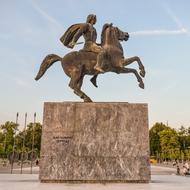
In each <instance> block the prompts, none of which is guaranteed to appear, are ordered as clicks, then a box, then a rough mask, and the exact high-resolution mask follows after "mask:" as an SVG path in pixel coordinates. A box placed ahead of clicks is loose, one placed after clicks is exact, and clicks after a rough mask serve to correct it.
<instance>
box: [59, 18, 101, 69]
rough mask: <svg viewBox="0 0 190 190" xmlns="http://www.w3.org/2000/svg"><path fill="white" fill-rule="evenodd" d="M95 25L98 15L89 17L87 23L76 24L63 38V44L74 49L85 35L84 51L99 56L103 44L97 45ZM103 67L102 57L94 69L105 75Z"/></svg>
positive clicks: (98, 59)
mask: <svg viewBox="0 0 190 190" xmlns="http://www.w3.org/2000/svg"><path fill="white" fill-rule="evenodd" d="M94 24H96V15H93V14H90V15H88V16H87V19H86V23H79V24H74V25H72V26H71V27H69V28H68V29H67V31H66V32H65V33H64V35H63V36H62V37H61V39H60V40H61V42H62V43H63V44H64V45H65V46H67V47H68V48H73V47H74V46H75V44H76V43H77V40H78V39H79V38H80V37H81V36H82V35H83V37H84V40H85V43H84V47H83V49H82V50H83V51H90V52H95V53H98V54H99V53H100V52H101V51H102V50H103V49H102V47H101V46H100V45H101V44H97V43H96V38H97V33H96V29H95V28H94V26H93V25H94ZM102 66H103V64H102V63H101V60H100V57H99V56H97V64H96V65H95V67H94V69H95V70H97V71H98V72H101V73H103V72H104V70H103V68H102Z"/></svg>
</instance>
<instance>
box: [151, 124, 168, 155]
mask: <svg viewBox="0 0 190 190" xmlns="http://www.w3.org/2000/svg"><path fill="white" fill-rule="evenodd" d="M165 129H168V127H167V126H166V125H164V124H163V123H155V124H154V125H153V127H152V128H151V129H150V130H149V141H150V154H151V155H152V156H157V154H159V153H160V152H161V146H160V136H159V132H161V131H163V130H165Z"/></svg>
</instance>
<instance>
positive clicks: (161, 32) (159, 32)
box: [129, 28, 189, 36]
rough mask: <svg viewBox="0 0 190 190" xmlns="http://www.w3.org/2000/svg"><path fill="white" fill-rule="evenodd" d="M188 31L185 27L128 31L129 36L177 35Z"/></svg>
mask: <svg viewBox="0 0 190 190" xmlns="http://www.w3.org/2000/svg"><path fill="white" fill-rule="evenodd" d="M188 33H189V31H188V30H187V29H185V28H182V29H180V30H142V31H135V32H130V33H129V34H130V35H131V36H150V35H177V34H188Z"/></svg>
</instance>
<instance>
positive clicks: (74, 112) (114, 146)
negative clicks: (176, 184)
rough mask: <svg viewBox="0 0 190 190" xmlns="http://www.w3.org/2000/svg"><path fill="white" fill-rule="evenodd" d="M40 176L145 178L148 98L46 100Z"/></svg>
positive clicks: (147, 175)
mask: <svg viewBox="0 0 190 190" xmlns="http://www.w3.org/2000/svg"><path fill="white" fill-rule="evenodd" d="M40 180H41V182H72V183H75V182H82V183H85V182H91V183H96V182H98V183H101V182H102V183H108V182H139V183H142V182H145V183H147V182H149V180H150V165H149V141H148V108H147V104H129V103H78V102H63V103H48V102H47V103H45V104H44V116H43V128H42V144H41V160H40Z"/></svg>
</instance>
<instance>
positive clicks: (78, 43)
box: [75, 42, 84, 45]
mask: <svg viewBox="0 0 190 190" xmlns="http://www.w3.org/2000/svg"><path fill="white" fill-rule="evenodd" d="M83 43H84V42H77V43H76V44H75V45H80V44H83Z"/></svg>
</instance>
